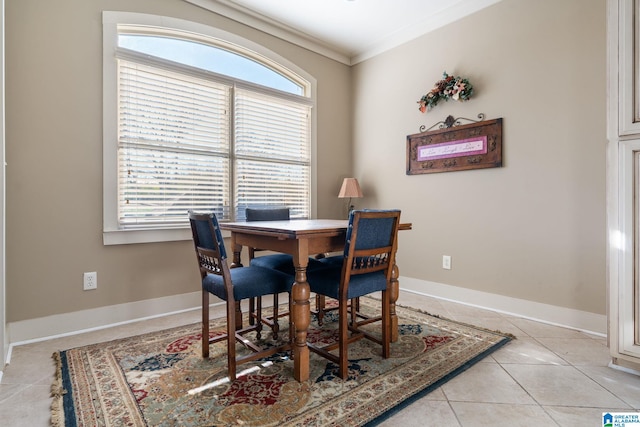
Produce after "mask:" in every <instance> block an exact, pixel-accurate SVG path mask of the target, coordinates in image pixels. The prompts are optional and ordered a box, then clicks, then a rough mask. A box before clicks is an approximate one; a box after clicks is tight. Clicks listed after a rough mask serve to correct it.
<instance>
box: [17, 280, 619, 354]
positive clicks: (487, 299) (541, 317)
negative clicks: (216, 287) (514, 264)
mask: <svg viewBox="0 0 640 427" xmlns="http://www.w3.org/2000/svg"><path fill="white" fill-rule="evenodd" d="M400 286H401V291H402V292H413V293H417V294H421V295H426V296H431V297H435V298H440V299H443V300H448V301H453V302H457V303H461V304H466V305H469V306H474V307H479V308H484V309H488V310H493V311H497V312H501V313H505V314H511V315H514V316H519V317H523V318H527V319H531V320H536V321H539V322H544V323H548V324H552V325H558V326H562V327H567V328H572V329H577V330H581V331H585V332H589V333H593V334H596V335H603V336H606V332H607V318H606V316H605V315H600V314H594V313H589V312H585V311H580V310H573V309H570V308H564V307H558V306H553V305H548V304H541V303H537V302H533V301H527V300H522V299H517V298H510V297H505V296H502V295H497V294H491V293H487V292H481V291H474V290H471V289H467V288H459V287H456V286H451V285H445V284H442V283H436V282H430V281H426V280H419V279H414V278H410V277H400ZM200 303H201V294H200V292H199V291H197V292H191V293H187V294H180V295H173V296H169V297H162V298H154V299H149V300H144V301H136V302H130V303H124V304H117V305H112V306H107V307H99V308H94V309H88V310H80V311H74V312H70V313H63V314H56V315H52V316H46V317H40V318H36V319H28V320H21V321H17V322H10V323H8V324H7V328H8V334H9V342H10V347H11V346H14V345H22V344H28V343H31V342H36V341H43V340H47V339H52V338H58V337H62V336H68V335H74V334H78V333H83V332H88V331H92V330H97V329H104V328H109V327H112V326H117V325H120V324H124V323H131V322H137V321H141V320H145V319H150V318H154V317H161V316H166V315H170V314H175V313H179V312H184V311H189V310H197V309H199V308H200ZM425 309H426V307H425ZM79 325H82V326H81V327H79Z"/></svg>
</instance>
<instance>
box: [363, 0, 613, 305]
mask: <svg viewBox="0 0 640 427" xmlns="http://www.w3.org/2000/svg"><path fill="white" fill-rule="evenodd" d="M605 23H606V20H605V4H604V2H602V1H600V0H561V1H557V0H538V1H531V0H504V1H502V2H500V3H498V4H496V5H494V6H491V7H489V8H487V9H485V10H483V11H480V12H478V13H476V14H474V15H471V16H470V17H467V18H465V19H463V20H460V21H458V22H456V23H453V24H451V25H449V26H447V27H445V28H442V29H439V30H437V31H435V32H433V33H431V34H428V35H425V36H423V37H421V38H419V39H417V40H415V41H412V42H410V43H408V44H405V45H403V46H401V47H399V48H396V49H394V50H392V51H390V52H387V53H385V54H383V55H380V56H378V57H375V58H373V59H371V60H368V61H366V62H364V63H361V64H359V65H357V66H355V67H354V75H353V82H354V86H353V88H354V152H355V153H357V154H356V155H354V171H355V176H356V177H358V178H359V179H360V180H361V184H362V187H363V191H364V193H365V196H366V197H365V199H364V200H363V201H362V202H361V203H360V205H361V206H370V207H395V208H401V209H402V217H403V220H404V221H411V222H413V224H414V230H413V231H411V232H406V233H402V235H401V241H400V250H399V254H398V256H399V263H400V268H401V275H402V276H408V277H412V278H417V279H421V280H424V281H431V282H437V283H443V284H448V285H453V286H458V287H463V288H468V289H472V290H479V291H483V292H489V293H494V294H499V295H504V296H508V297H513V298H520V299H524V300H529V301H534V302H540V303H546V304H551V305H555V306H560V307H566V308H572V309H577V310H582V311H586V312H592V313H597V314H605V311H606V305H605V300H606V294H605V269H606V266H605V142H606V135H605V114H606V109H605V108H606V105H605V104H606V100H605V88H606V76H605V65H606V62H605V60H606V58H605V49H606V46H605V40H606V39H605ZM443 70H446V71H448V72H449V73H450V74H455V75H462V76H464V77H468V78H469V79H470V80H471V82H472V83H473V84H474V87H475V89H476V95H475V96H474V98H473V99H472V100H470V101H469V102H466V103H459V102H448V103H442V104H439V105H438V106H437V107H436V108H435V109H433V110H432V111H430V112H428V113H426V114H422V113H420V112H419V111H418V110H417V104H416V101H417V100H418V99H419V98H420V96H421V95H423V94H424V93H426V92H427V91H428V90H429V89H431V87H432V86H433V83H434V82H435V81H436V80H438V79H439V78H440V76H441V74H442V72H443ZM481 112H482V113H485V114H486V117H487V119H494V118H498V117H502V118H503V119H504V123H503V124H504V126H503V144H504V145H503V147H504V148H503V150H504V156H503V167H502V168H495V169H484V170H476V171H463V172H449V173H441V174H428V175H414V176H407V175H405V168H406V157H405V146H406V140H405V137H406V135H408V134H413V133H417V132H418V129H419V127H420V125H423V124H424V125H427V127H428V126H431V125H432V124H434V123H436V122H438V121H440V120H444V118H445V117H446V116H447V115H453V116H454V117H468V118H476V115H477V114H478V113H481ZM444 254H446V255H451V256H452V266H453V268H452V269H451V270H443V269H442V268H441V263H442V255H444ZM416 290H418V291H421V292H426V293H428V292H429V289H428V287H424V288H420V289H416Z"/></svg>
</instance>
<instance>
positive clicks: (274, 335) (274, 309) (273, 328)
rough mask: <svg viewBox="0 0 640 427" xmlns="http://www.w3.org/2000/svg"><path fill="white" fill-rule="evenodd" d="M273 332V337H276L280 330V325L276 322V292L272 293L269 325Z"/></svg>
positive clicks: (275, 338)
mask: <svg viewBox="0 0 640 427" xmlns="http://www.w3.org/2000/svg"><path fill="white" fill-rule="evenodd" d="M271 331H272V333H273V339H274V340H277V339H278V332H280V325H279V324H278V294H273V325H272V326H271Z"/></svg>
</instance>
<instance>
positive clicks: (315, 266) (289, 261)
mask: <svg viewBox="0 0 640 427" xmlns="http://www.w3.org/2000/svg"><path fill="white" fill-rule="evenodd" d="M250 265H251V266H252V267H262V268H269V269H272V270H277V271H280V272H283V273H285V274H289V275H291V276H293V275H295V273H296V270H295V267H294V266H293V257H292V256H291V255H287V254H273V255H266V256H259V257H255V258H253V259H252V260H251V263H250ZM328 267H332V266H331V265H329V264H325V263H322V262H320V261H319V260H316V259H314V258H309V264H307V272H311V271H316V270H320V269H325V268H328Z"/></svg>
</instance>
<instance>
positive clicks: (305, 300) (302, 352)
mask: <svg viewBox="0 0 640 427" xmlns="http://www.w3.org/2000/svg"><path fill="white" fill-rule="evenodd" d="M305 258H306V257H304V258H303V257H301V259H303V260H304V259H305ZM294 262H295V263H296V281H295V283H294V284H293V287H292V288H291V298H292V302H293V304H292V307H291V312H292V313H291V316H292V319H293V320H292V321H293V325H292V328H293V330H294V331H295V337H294V342H293V377H294V378H295V379H296V380H297V381H299V382H303V381H307V380H308V379H309V347H307V329H309V323H310V321H311V305H310V303H309V296H310V293H311V292H310V290H309V283H308V282H307V266H306V265H298V264H306V263H305V262H304V261H301V262H299V261H298V260H295V259H294Z"/></svg>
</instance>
